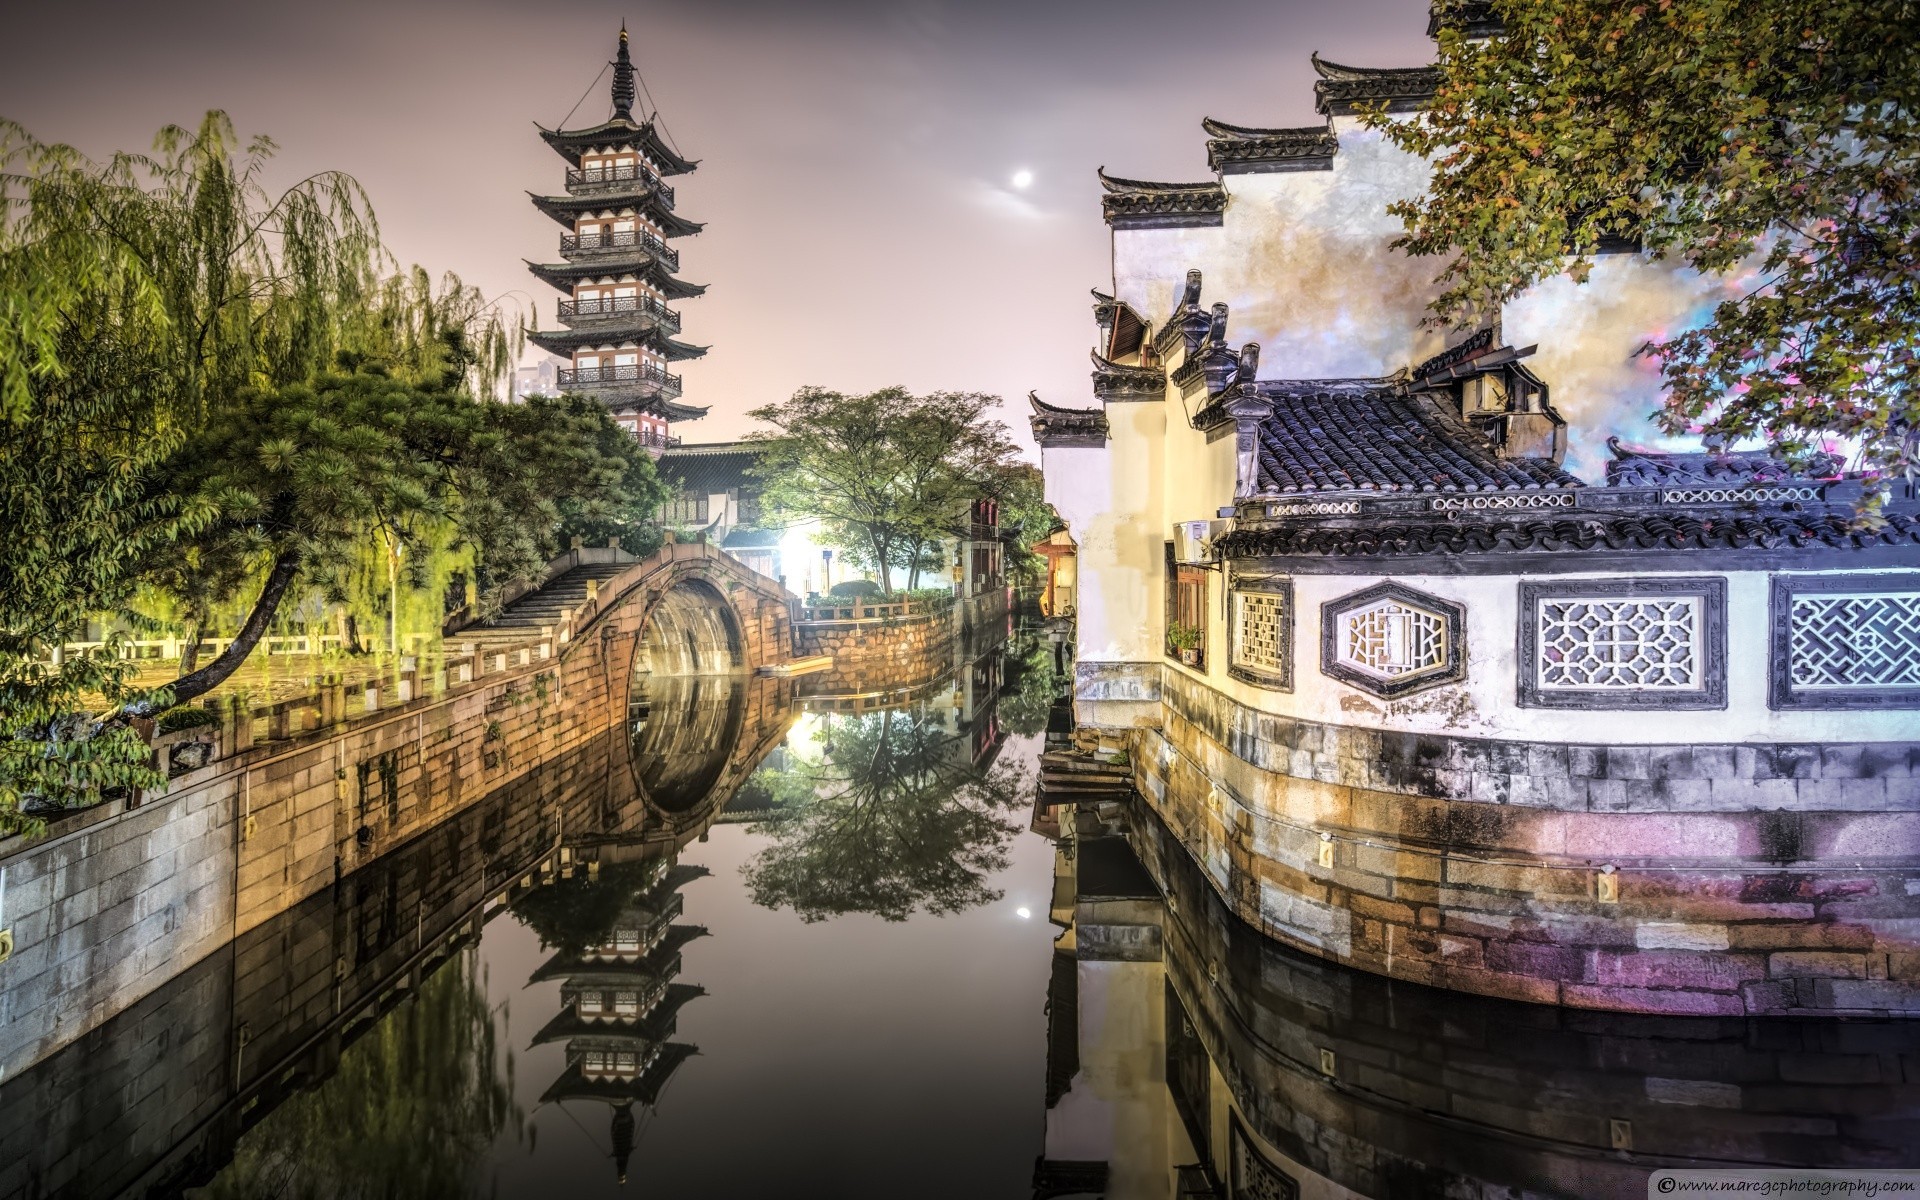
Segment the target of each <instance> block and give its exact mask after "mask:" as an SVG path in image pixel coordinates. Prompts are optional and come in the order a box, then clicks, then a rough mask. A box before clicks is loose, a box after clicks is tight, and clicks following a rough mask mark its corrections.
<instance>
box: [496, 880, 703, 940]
mask: <svg viewBox="0 0 1920 1200" xmlns="http://www.w3.org/2000/svg"><path fill="white" fill-rule="evenodd" d="M672 866H673V862H672V860H671V859H667V858H647V859H641V860H639V861H637V862H613V863H607V864H605V865H604V866H602V867H600V868H599V869H597V870H595V871H594V872H592V873H591V874H589V873H588V872H587V871H585V870H580V871H576V872H575V873H574V874H573V876H572V877H571V878H567V879H558V880H554V881H553V882H552V883H550V884H548V885H547V886H545V887H541V888H536V889H534V890H533V891H530V892H527V893H525V894H524V895H521V896H519V897H517V898H515V900H514V902H513V915H514V916H516V917H518V918H519V919H520V920H521V921H522V922H524V923H525V924H526V926H527V927H528V928H529V929H531V930H533V931H534V932H535V933H537V934H539V935H540V945H541V946H542V948H544V949H548V950H559V951H562V952H564V953H567V954H579V953H580V952H581V951H583V950H586V949H587V948H588V947H590V946H598V945H600V944H602V943H603V942H605V941H607V939H608V938H609V936H610V935H611V934H612V933H613V928H614V925H615V923H616V922H618V921H619V919H620V916H621V914H622V913H624V912H625V911H626V910H627V908H628V906H629V905H631V904H632V903H633V900H634V897H635V895H636V894H637V893H638V892H639V891H640V890H641V889H642V888H645V887H649V886H651V885H652V884H653V883H654V882H655V881H656V880H658V879H659V878H660V877H661V876H662V875H664V874H665V873H666V872H667V871H668V870H669V869H671V868H672Z"/></svg>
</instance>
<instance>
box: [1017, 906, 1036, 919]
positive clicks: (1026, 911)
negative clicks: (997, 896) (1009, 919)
mask: <svg viewBox="0 0 1920 1200" xmlns="http://www.w3.org/2000/svg"><path fill="white" fill-rule="evenodd" d="M1013 911H1014V912H1015V913H1017V914H1019V916H1020V919H1021V920H1023V921H1024V920H1026V919H1027V918H1028V917H1031V916H1032V915H1033V910H1032V909H1030V908H1016V909H1014V910H1013Z"/></svg>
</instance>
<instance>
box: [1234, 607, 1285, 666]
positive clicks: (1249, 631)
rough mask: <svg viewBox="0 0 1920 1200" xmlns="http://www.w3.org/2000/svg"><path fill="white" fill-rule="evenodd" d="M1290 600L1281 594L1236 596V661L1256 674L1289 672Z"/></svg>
mask: <svg viewBox="0 0 1920 1200" xmlns="http://www.w3.org/2000/svg"><path fill="white" fill-rule="evenodd" d="M1290 617H1291V614H1289V613H1288V612H1287V598H1286V597H1285V596H1284V595H1281V594H1280V593H1278V592H1235V593H1234V629H1233V661H1234V662H1235V663H1237V664H1239V665H1240V666H1243V667H1251V668H1253V669H1254V670H1256V671H1268V672H1271V673H1273V674H1276V675H1278V674H1283V673H1285V671H1286V669H1287V627H1286V622H1287V621H1288V620H1289V619H1290Z"/></svg>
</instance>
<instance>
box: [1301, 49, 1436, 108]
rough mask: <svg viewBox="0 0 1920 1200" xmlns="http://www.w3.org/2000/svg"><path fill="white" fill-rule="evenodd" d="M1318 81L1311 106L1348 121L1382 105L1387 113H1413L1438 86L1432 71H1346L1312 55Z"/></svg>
mask: <svg viewBox="0 0 1920 1200" xmlns="http://www.w3.org/2000/svg"><path fill="white" fill-rule="evenodd" d="M1313 69H1314V70H1315V71H1317V72H1319V73H1320V78H1319V79H1318V80H1316V81H1314V85H1313V106H1314V109H1315V110H1316V111H1317V112H1319V113H1320V114H1321V115H1322V116H1327V117H1333V116H1342V117H1350V116H1353V115H1354V114H1355V112H1356V111H1357V109H1358V106H1360V105H1363V104H1364V105H1377V104H1385V105H1386V110H1387V111H1388V112H1390V113H1403V112H1413V111H1415V110H1417V109H1418V108H1420V106H1421V105H1423V104H1425V103H1426V102H1427V101H1428V100H1431V99H1433V93H1434V90H1435V89H1437V88H1438V87H1439V86H1440V72H1439V71H1438V70H1437V69H1436V68H1434V67H1349V66H1345V65H1343V64H1341V63H1337V62H1328V61H1327V60H1326V59H1324V58H1321V57H1320V55H1319V54H1318V53H1315V54H1314V55H1313Z"/></svg>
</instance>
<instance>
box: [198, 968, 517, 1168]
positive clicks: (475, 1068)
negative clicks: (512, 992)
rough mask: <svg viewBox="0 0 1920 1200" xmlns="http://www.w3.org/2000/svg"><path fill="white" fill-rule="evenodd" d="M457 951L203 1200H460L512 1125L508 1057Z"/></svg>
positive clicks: (246, 1143)
mask: <svg viewBox="0 0 1920 1200" xmlns="http://www.w3.org/2000/svg"><path fill="white" fill-rule="evenodd" d="M473 967H474V958H473V952H472V951H471V950H467V951H462V952H460V953H459V954H458V955H456V956H455V957H454V958H453V959H452V960H451V961H449V962H448V963H446V964H445V965H444V966H443V967H442V968H441V969H440V970H438V971H436V972H434V973H433V974H432V975H430V976H428V977H427V979H426V980H425V981H424V982H422V983H421V985H420V989H419V991H418V992H417V993H416V994H415V995H414V996H413V998H412V999H411V1000H410V1001H408V1002H405V1003H403V1004H401V1005H400V1006H399V1007H398V1008H396V1009H395V1010H394V1011H393V1012H391V1013H389V1014H388V1015H387V1016H386V1017H385V1018H383V1019H381V1020H379V1021H376V1022H375V1023H374V1025H373V1027H372V1028H371V1029H369V1030H368V1031H367V1032H366V1034H365V1035H364V1036H362V1037H361V1038H360V1039H359V1040H358V1041H356V1042H354V1043H353V1045H351V1046H349V1047H348V1048H347V1049H346V1050H345V1051H344V1052H342V1054H341V1055H340V1064H339V1067H338V1069H336V1070H335V1071H334V1073H333V1075H332V1076H331V1077H329V1078H328V1079H327V1080H326V1081H325V1082H324V1083H323V1084H321V1085H320V1086H319V1087H317V1088H314V1089H313V1090H311V1091H307V1092H302V1093H300V1094H298V1095H296V1096H294V1097H293V1098H291V1099H289V1100H288V1101H287V1102H286V1103H285V1104H282V1105H281V1106H280V1107H279V1108H277V1109H275V1110H274V1111H273V1112H272V1113H270V1114H269V1115H268V1116H267V1117H266V1118H265V1119H264V1120H262V1121H261V1122H260V1123H259V1124H258V1125H256V1126H254V1127H253V1129H251V1130H249V1131H248V1132H247V1133H246V1134H245V1135H244V1136H243V1137H242V1138H241V1139H240V1144H239V1146H238V1147H237V1148H236V1150H235V1152H234V1156H233V1162H232V1164H231V1165H230V1166H228V1167H227V1169H226V1170H225V1171H223V1172H221V1174H220V1176H219V1177H218V1178H217V1179H215V1180H214V1181H213V1183H212V1184H210V1185H209V1186H208V1187H207V1188H205V1189H204V1190H203V1191H202V1192H200V1193H199V1194H200V1195H201V1196H203V1197H207V1198H209V1200H225V1198H227V1197H235V1198H238V1197H260V1196H275V1197H284V1198H286V1200H309V1198H312V1200H320V1198H322V1197H325V1198H327V1200H332V1198H334V1197H350V1198H358V1197H403V1196H404V1197H416V1196H417V1197H438V1196H446V1197H455V1196H468V1195H471V1194H473V1193H474V1191H475V1190H476V1187H477V1185H478V1183H479V1180H480V1171H479V1167H480V1160H481V1156H482V1155H483V1154H484V1153H485V1152H486V1150H487V1148H488V1146H489V1145H490V1144H491V1143H492V1142H493V1140H494V1138H495V1136H496V1135H498V1134H499V1133H500V1131H501V1130H502V1129H504V1128H505V1127H506V1126H507V1124H508V1123H509V1122H512V1123H514V1124H516V1125H517V1124H518V1123H519V1121H520V1115H521V1114H520V1111H519V1108H518V1107H517V1106H516V1105H515V1104H514V1102H513V1078H512V1077H513V1059H512V1056H511V1054H510V1053H508V1054H502V1053H500V1052H499V1048H498V1047H497V1046H496V1044H495V1038H494V1025H493V1020H492V1015H491V1014H490V1013H489V1012H488V1011H487V1002H486V997H485V994H484V993H483V992H482V990H481V989H480V987H479V986H478V984H477V983H476V982H475V980H474V977H473Z"/></svg>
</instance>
